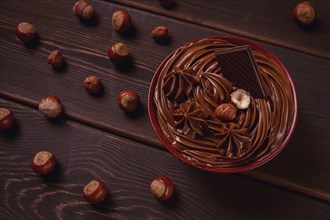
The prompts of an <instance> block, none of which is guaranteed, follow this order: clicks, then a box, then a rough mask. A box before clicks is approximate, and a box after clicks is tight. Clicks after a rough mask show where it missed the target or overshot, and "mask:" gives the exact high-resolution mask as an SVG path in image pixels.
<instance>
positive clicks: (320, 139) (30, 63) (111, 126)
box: [0, 0, 330, 201]
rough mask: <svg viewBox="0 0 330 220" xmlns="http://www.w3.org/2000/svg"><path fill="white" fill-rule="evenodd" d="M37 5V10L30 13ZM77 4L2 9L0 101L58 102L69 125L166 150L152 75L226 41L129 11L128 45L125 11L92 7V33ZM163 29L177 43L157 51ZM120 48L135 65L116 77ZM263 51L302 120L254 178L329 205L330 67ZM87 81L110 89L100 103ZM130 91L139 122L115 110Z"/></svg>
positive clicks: (212, 32) (204, 30)
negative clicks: (122, 29) (122, 26)
mask: <svg viewBox="0 0 330 220" xmlns="http://www.w3.org/2000/svg"><path fill="white" fill-rule="evenodd" d="M32 2H33V4H34V5H35V6H36V7H33V8H31V10H30V11H27V10H26V8H28V7H29V5H30V4H32ZM74 2H75V1H64V2H61V4H59V3H58V2H54V1H41V0H35V1H32V0H31V1H23V2H22V1H18V0H12V1H10V2H6V4H2V5H1V7H0V16H1V19H0V35H1V38H0V42H1V43H0V51H1V54H0V61H1V73H0V95H2V96H4V97H7V98H10V99H12V100H15V101H18V102H21V103H24V104H27V105H30V106H33V107H34V108H36V107H37V104H38V102H39V100H40V99H41V98H42V97H43V96H46V95H58V96H59V97H60V98H61V100H62V102H63V103H64V105H65V108H66V111H67V113H68V117H69V118H70V119H73V120H75V121H78V122H81V123H83V124H86V125H90V126H94V127H96V128H99V129H102V130H104V131H108V132H111V133H115V134H118V135H120V136H121V137H127V138H129V139H132V140H136V141H139V142H142V143H145V144H148V145H152V146H156V147H158V148H161V145H160V144H159V142H158V140H157V138H156V136H155V134H154V132H153V130H152V128H151V126H150V124H149V119H148V116H147V110H146V109H145V108H146V106H147V93H148V88H149V83H150V80H151V78H152V76H153V73H154V71H155V70H156V68H157V66H158V65H159V64H160V63H161V61H162V60H163V59H164V58H165V57H166V56H167V55H168V54H169V53H170V52H171V51H173V50H175V49H176V48H177V47H179V46H180V45H182V44H184V43H186V42H188V41H191V40H194V39H198V38H201V37H205V36H210V35H224V34H226V33H224V32H220V31H216V30H212V29H209V28H204V27H200V26H197V25H194V24H190V23H186V22H181V21H175V20H172V19H168V18H165V17H161V16H158V15H154V14H151V13H148V12H143V11H140V10H136V9H132V8H126V9H127V10H128V11H129V13H130V14H131V16H132V18H133V20H134V24H135V26H136V33H135V35H134V36H131V37H122V36H120V35H118V34H117V33H116V32H114V31H113V30H112V28H111V20H110V19H111V14H112V12H113V11H114V10H115V9H116V8H118V7H122V6H118V5H116V4H113V3H109V2H106V1H93V5H94V7H95V9H96V11H97V22H96V23H95V24H93V25H88V24H84V23H81V22H80V21H79V20H78V19H77V18H76V17H75V16H74V15H73V14H72V5H73V4H74ZM22 20H28V21H31V22H33V23H34V24H35V25H36V27H37V30H38V32H39V35H40V44H39V45H38V46H37V47H35V48H26V47H24V46H23V45H22V44H21V42H19V41H18V39H16V36H15V35H14V31H13V30H14V29H15V26H16V25H17V24H18V23H19V22H21V21H22ZM159 24H164V25H166V26H168V27H169V28H170V31H171V34H172V41H171V42H170V44H168V45H158V44H156V43H154V42H153V40H152V39H151V37H150V36H149V32H150V30H151V29H152V27H154V26H157V25H159ZM115 41H123V42H125V43H127V45H128V46H129V48H130V49H131V52H132V56H133V62H134V63H133V64H134V65H133V66H132V68H131V69H126V70H123V69H118V68H115V67H114V66H113V65H112V64H110V63H109V61H108V58H107V55H106V53H107V46H108V44H109V43H110V42H115ZM261 45H263V46H264V47H266V48H267V49H269V50H271V51H273V52H274V53H275V54H276V55H277V56H278V57H279V59H280V60H281V61H282V62H283V63H284V65H285V66H286V67H287V68H288V70H289V72H290V73H291V75H292V78H293V81H294V83H295V85H296V89H297V94H298V105H299V118H298V125H297V130H296V132H295V135H294V137H293V139H292V141H291V142H290V144H289V145H288V147H287V149H285V150H284V151H283V152H282V153H281V154H280V155H279V156H277V158H276V159H274V160H273V161H271V162H270V163H268V164H267V165H265V166H263V167H261V168H259V169H256V173H251V174H250V175H251V176H255V177H257V178H260V179H264V180H267V179H268V180H269V182H273V183H276V184H279V185H282V186H285V187H288V188H297V190H298V191H300V192H304V190H301V189H305V188H307V189H310V192H311V193H309V194H310V195H314V196H315V197H317V198H321V199H323V200H327V201H329V195H330V189H329V185H330V184H329V183H330V176H329V175H327V174H328V172H329V170H330V164H329V156H330V149H329V147H328V146H329V136H328V133H329V131H330V125H329V124H330V118H329V117H330V116H329V115H330V114H329V113H330V112H329V111H330V110H329V109H330V101H329V99H328V97H329V95H330V92H329V89H328V84H329V81H330V76H329V74H328V73H329V61H328V60H324V59H320V58H317V57H314V56H310V55H305V54H301V53H297V52H294V51H291V50H287V49H283V48H279V47H276V46H272V45H269V44H261ZM58 48H59V49H60V50H61V51H62V52H63V54H64V56H65V57H66V60H67V67H66V69H65V70H64V71H62V72H55V71H53V70H52V69H51V68H50V66H49V64H47V55H48V53H49V52H50V51H51V50H53V49H58ZM315 67H317V68H315ZM89 74H96V75H98V76H100V77H101V79H102V81H103V83H104V85H105V91H104V94H103V95H102V96H100V97H91V96H90V95H88V94H87V93H86V92H85V91H84V90H83V88H82V81H83V79H84V77H86V76H87V75H89ZM127 88H130V89H133V90H135V91H137V92H138V93H139V94H140V96H141V99H142V106H143V108H142V110H141V112H140V114H139V115H137V116H135V117H129V116H127V115H125V114H123V112H122V111H121V110H120V109H119V108H118V107H117V104H116V98H117V94H118V93H119V92H120V91H121V90H122V89H127ZM320 94H322V95H320ZM137 125H138V128H139V129H137ZM320 131H322V132H320ZM293 161H294V162H293ZM258 174H259V175H258ZM247 175H249V173H247ZM265 177H266V178H265ZM273 180H278V181H273ZM295 186H298V187H295ZM313 192H315V193H313ZM320 195H324V196H320Z"/></svg>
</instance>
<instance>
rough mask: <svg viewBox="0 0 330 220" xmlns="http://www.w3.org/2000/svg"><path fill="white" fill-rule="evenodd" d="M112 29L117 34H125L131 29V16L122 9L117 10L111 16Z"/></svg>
mask: <svg viewBox="0 0 330 220" xmlns="http://www.w3.org/2000/svg"><path fill="white" fill-rule="evenodd" d="M112 27H113V29H115V30H116V31H119V32H127V31H129V30H131V29H132V28H133V22H132V19H131V16H130V15H129V14H128V12H127V11H126V10H124V9H119V10H117V11H115V12H114V13H113V14H112Z"/></svg>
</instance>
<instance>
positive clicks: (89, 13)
mask: <svg viewBox="0 0 330 220" xmlns="http://www.w3.org/2000/svg"><path fill="white" fill-rule="evenodd" d="M72 11H73V13H74V14H75V15H76V16H77V17H78V18H80V19H83V20H90V19H91V18H92V17H93V16H94V13H95V11H94V8H93V6H92V5H91V4H90V3H89V1H87V0H79V1H77V2H76V4H74V6H73V8H72Z"/></svg>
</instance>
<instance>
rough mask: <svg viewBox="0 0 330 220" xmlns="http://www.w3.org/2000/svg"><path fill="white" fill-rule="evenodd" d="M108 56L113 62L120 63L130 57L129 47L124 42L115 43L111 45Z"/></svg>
mask: <svg viewBox="0 0 330 220" xmlns="http://www.w3.org/2000/svg"><path fill="white" fill-rule="evenodd" d="M108 56H109V59H110V61H111V62H113V63H114V64H117V65H120V64H123V63H125V62H126V61H127V60H128V59H129V56H130V54H129V49H128V47H127V46H126V45H125V44H123V43H120V42H119V43H114V44H112V45H110V46H109V49H108Z"/></svg>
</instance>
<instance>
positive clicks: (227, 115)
mask: <svg viewBox="0 0 330 220" xmlns="http://www.w3.org/2000/svg"><path fill="white" fill-rule="evenodd" d="M236 114H237V108H236V107H235V106H234V105H233V104H231V103H223V104H221V105H219V106H218V107H216V109H215V115H216V116H217V117H218V118H220V119H221V120H225V121H231V120H234V119H235V118H236Z"/></svg>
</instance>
